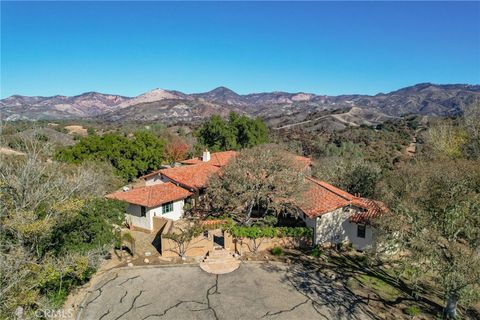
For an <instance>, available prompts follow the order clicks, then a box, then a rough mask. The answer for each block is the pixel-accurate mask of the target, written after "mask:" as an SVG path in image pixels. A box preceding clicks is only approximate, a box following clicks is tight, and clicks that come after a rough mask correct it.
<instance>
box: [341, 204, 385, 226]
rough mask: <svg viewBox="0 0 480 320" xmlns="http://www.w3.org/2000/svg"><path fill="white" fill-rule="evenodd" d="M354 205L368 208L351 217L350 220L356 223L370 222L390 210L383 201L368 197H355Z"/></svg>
mask: <svg viewBox="0 0 480 320" xmlns="http://www.w3.org/2000/svg"><path fill="white" fill-rule="evenodd" d="M352 205H354V206H356V207H359V208H362V209H365V210H366V211H364V212H359V213H356V214H354V215H352V216H351V217H350V221H351V222H355V223H368V222H370V221H371V220H372V219H374V218H377V217H379V216H381V215H383V214H385V213H388V212H389V210H388V208H387V207H386V206H385V204H384V203H383V202H381V201H376V200H370V199H366V198H355V199H353V200H352Z"/></svg>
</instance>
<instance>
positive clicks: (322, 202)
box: [299, 178, 354, 218]
mask: <svg viewBox="0 0 480 320" xmlns="http://www.w3.org/2000/svg"><path fill="white" fill-rule="evenodd" d="M307 183H308V184H309V189H308V191H307V192H306V193H305V195H304V197H303V199H304V200H303V202H302V203H301V204H300V205H299V208H300V210H302V211H303V212H304V213H305V214H306V215H307V216H308V217H310V218H315V217H318V216H320V215H322V214H325V213H327V212H330V211H332V210H335V209H338V208H342V207H345V206H348V205H349V204H350V200H351V198H354V196H353V195H351V194H349V193H348V192H345V191H343V190H340V189H338V188H336V187H334V186H332V185H330V184H328V183H326V182H323V181H319V180H316V179H313V178H307Z"/></svg>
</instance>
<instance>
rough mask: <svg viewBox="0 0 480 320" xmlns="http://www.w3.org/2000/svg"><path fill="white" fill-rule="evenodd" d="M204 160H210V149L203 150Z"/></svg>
mask: <svg viewBox="0 0 480 320" xmlns="http://www.w3.org/2000/svg"><path fill="white" fill-rule="evenodd" d="M202 161H203V162H208V161H210V151H208V150H207V149H205V151H203V156H202Z"/></svg>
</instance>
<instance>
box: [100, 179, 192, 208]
mask: <svg viewBox="0 0 480 320" xmlns="http://www.w3.org/2000/svg"><path fill="white" fill-rule="evenodd" d="M191 194H192V193H191V192H189V191H187V190H185V189H183V188H180V187H177V186H176V185H174V184H173V183H171V182H166V183H160V184H156V185H153V186H148V187H142V188H135V189H131V190H129V191H126V192H123V191H119V192H114V193H111V194H108V195H107V196H106V198H108V199H116V200H120V201H125V202H128V203H132V204H137V205H140V206H144V207H148V208H152V207H158V206H159V205H161V204H164V203H167V202H170V201H177V200H181V199H185V198H188V197H189V196H190V195H191Z"/></svg>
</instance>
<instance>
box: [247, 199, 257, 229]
mask: <svg viewBox="0 0 480 320" xmlns="http://www.w3.org/2000/svg"><path fill="white" fill-rule="evenodd" d="M254 205H255V201H252V202H251V203H250V205H249V206H248V211H247V214H246V217H245V218H246V219H245V225H247V226H250V217H251V216H252V210H253V206H254Z"/></svg>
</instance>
